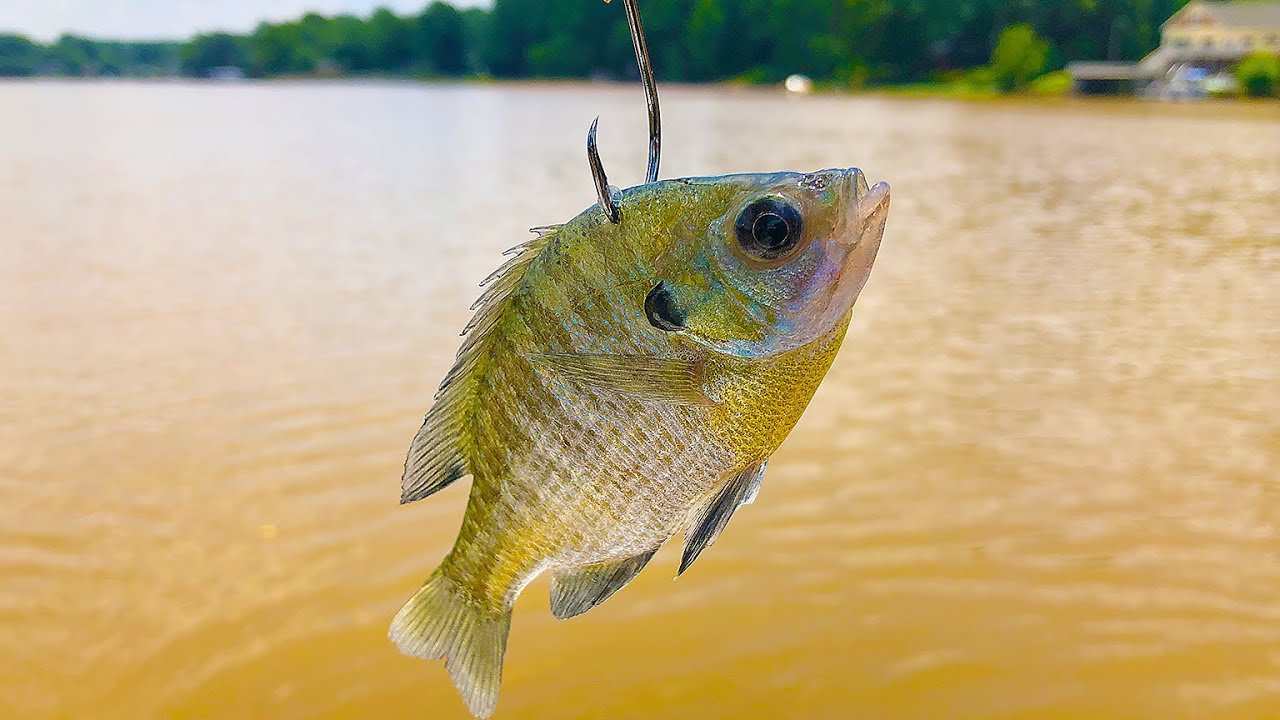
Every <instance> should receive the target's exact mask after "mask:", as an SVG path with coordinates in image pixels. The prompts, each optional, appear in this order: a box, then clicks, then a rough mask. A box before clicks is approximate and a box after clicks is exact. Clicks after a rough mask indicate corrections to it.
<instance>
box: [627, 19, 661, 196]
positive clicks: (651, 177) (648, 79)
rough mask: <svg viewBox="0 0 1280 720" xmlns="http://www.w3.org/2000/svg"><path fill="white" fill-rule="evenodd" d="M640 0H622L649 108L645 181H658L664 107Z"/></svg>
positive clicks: (646, 103)
mask: <svg viewBox="0 0 1280 720" xmlns="http://www.w3.org/2000/svg"><path fill="white" fill-rule="evenodd" d="M637 1H638V0H622V5H623V7H625V8H626V10H627V25H628V26H630V28H631V46H632V47H633V48H635V51H636V66H637V67H639V68H640V79H641V80H642V81H644V100H645V105H646V106H647V107H648V109H649V169H648V172H647V173H646V174H645V182H647V183H651V182H657V181H658V163H659V161H660V160H661V159H662V109H661V108H660V107H658V82H657V80H655V79H654V77H653V63H652V62H650V61H649V44H648V43H647V42H645V39H644V24H643V23H641V22H640V6H639V5H637V4H636V3H637Z"/></svg>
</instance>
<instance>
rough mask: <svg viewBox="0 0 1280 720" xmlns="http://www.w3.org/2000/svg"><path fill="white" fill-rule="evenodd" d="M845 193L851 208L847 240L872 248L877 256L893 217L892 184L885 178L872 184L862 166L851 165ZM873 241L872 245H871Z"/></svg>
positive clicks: (854, 246) (855, 244)
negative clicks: (890, 196)
mask: <svg viewBox="0 0 1280 720" xmlns="http://www.w3.org/2000/svg"><path fill="white" fill-rule="evenodd" d="M844 196H845V198H847V202H848V203H849V210H850V211H851V212H850V213H849V217H848V220H849V221H850V222H849V225H850V227H848V228H847V231H846V235H845V237H846V238H847V240H846V242H847V243H848V245H850V246H851V247H853V248H859V247H861V248H864V249H867V250H870V251H871V253H872V257H873V258H874V253H875V250H876V248H878V247H879V245H880V239H881V237H882V236H883V235H884V226H885V222H886V221H887V220H888V218H889V184H888V183H883V182H881V183H876V184H875V185H874V186H871V185H869V184H868V183H867V176H866V175H864V174H863V172H862V171H861V170H859V169H858V168H849V169H848V170H845V171H844ZM869 245H870V246H872V247H867V246H869Z"/></svg>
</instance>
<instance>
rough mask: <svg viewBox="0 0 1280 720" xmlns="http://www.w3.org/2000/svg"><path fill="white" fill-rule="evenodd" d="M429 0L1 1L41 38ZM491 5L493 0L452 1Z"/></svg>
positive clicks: (238, 25)
mask: <svg viewBox="0 0 1280 720" xmlns="http://www.w3.org/2000/svg"><path fill="white" fill-rule="evenodd" d="M427 2H428V0H0V32H16V33H20V34H23V35H26V36H28V37H33V38H36V39H38V40H52V39H54V38H56V37H58V36H59V35H61V34H62V33H75V34H77V35H88V36H90V37H95V38H103V39H111V40H151V39H178V38H185V37H188V36H190V35H193V34H195V33H197V32H204V31H208V30H232V31H245V30H250V29H252V28H253V27H254V26H255V25H257V24H258V22H259V21H260V20H288V19H292V18H297V17H301V16H302V15H304V14H306V13H308V12H313V11H314V12H319V13H322V14H325V15H336V14H339V13H352V14H355V15H368V14H369V13H371V12H373V10H374V9H375V8H377V7H379V6H385V7H388V8H391V9H392V10H395V11H396V12H398V13H400V14H402V15H403V14H406V13H416V12H418V11H419V10H421V9H422V8H423V6H424V5H426V4H427ZM451 3H452V4H453V5H456V6H458V7H468V6H474V5H483V6H487V5H489V4H491V3H490V0H451Z"/></svg>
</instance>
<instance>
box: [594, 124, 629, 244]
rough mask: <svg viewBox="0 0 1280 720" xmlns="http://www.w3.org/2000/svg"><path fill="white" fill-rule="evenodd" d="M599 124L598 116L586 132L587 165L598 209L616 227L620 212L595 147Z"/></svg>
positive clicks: (620, 217) (598, 151)
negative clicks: (593, 185)
mask: <svg viewBox="0 0 1280 720" xmlns="http://www.w3.org/2000/svg"><path fill="white" fill-rule="evenodd" d="M599 124H600V116H599V115H597V116H596V119H595V120H592V121H591V130H590V131H588V132H587V163H589V164H590V165H591V179H592V180H595V183H596V198H597V202H599V204H600V209H601V210H604V214H605V215H606V216H607V217H608V218H609V222H611V223H613V224H614V225H617V224H618V223H621V222H622V211H621V210H619V209H618V203H617V202H616V201H615V200H614V197H613V194H614V189H613V188H612V187H610V185H609V178H608V177H606V176H605V174H604V164H603V163H601V162H600V149H599V148H597V147H596V127H597V126H598V125H599Z"/></svg>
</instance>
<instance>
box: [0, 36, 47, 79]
mask: <svg viewBox="0 0 1280 720" xmlns="http://www.w3.org/2000/svg"><path fill="white" fill-rule="evenodd" d="M44 60H45V52H44V48H42V47H40V46H39V45H37V44H36V43H34V42H31V40H29V39H27V38H25V37H23V36H21V35H0V77H25V76H27V75H35V74H36V72H37V71H39V70H40V67H41V65H42V63H43V62H44Z"/></svg>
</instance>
